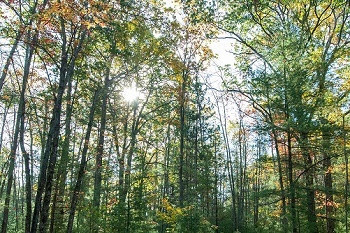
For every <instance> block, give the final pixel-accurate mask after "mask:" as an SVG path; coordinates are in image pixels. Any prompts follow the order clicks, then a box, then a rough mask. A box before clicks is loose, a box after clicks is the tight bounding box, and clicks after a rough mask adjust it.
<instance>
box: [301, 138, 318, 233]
mask: <svg viewBox="0 0 350 233" xmlns="http://www.w3.org/2000/svg"><path fill="white" fill-rule="evenodd" d="M300 139H301V143H300V145H301V150H302V155H303V157H304V161H305V169H308V171H307V172H306V175H305V178H306V199H307V219H308V227H309V232H310V233H317V232H318V229H317V222H316V220H317V219H316V203H315V190H314V187H313V186H314V177H313V176H314V168H313V167H312V164H313V163H312V157H311V155H310V153H309V151H308V148H309V145H308V144H309V140H308V135H307V133H305V132H302V133H301V134H300Z"/></svg>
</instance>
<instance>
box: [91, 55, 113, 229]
mask: <svg viewBox="0 0 350 233" xmlns="http://www.w3.org/2000/svg"><path fill="white" fill-rule="evenodd" d="M111 64H112V59H111V61H110V62H109V63H108V64H107V71H106V74H105V80H104V87H103V89H102V110H101V125H100V133H99V138H98V145H97V154H96V164H95V177H94V196H93V206H94V211H99V208H100V199H101V182H102V157H103V147H104V141H105V130H106V113H107V97H108V87H109V82H110V81H109V74H110V66H111ZM93 225H94V226H93V232H98V228H99V224H98V221H97V219H96V221H95V222H94V224H93Z"/></svg>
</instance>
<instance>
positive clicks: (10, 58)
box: [0, 29, 22, 92]
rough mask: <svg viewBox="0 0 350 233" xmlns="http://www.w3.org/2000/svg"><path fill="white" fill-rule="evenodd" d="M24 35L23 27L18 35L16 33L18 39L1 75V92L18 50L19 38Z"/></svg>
mask: <svg viewBox="0 0 350 233" xmlns="http://www.w3.org/2000/svg"><path fill="white" fill-rule="evenodd" d="M21 37H22V32H21V29H19V30H18V32H17V35H16V39H15V41H14V42H13V45H12V48H11V51H10V54H9V56H8V57H7V59H6V62H5V66H4V68H3V69H2V72H1V77H0V92H1V90H2V88H3V86H4V84H5V79H6V76H7V73H8V69H9V67H10V63H11V61H12V58H13V55H14V54H15V52H16V49H17V45H18V42H19V40H20V39H21Z"/></svg>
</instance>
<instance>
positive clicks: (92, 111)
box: [67, 90, 99, 233]
mask: <svg viewBox="0 0 350 233" xmlns="http://www.w3.org/2000/svg"><path fill="white" fill-rule="evenodd" d="M98 95H99V91H98V90H97V91H95V94H94V97H93V100H92V103H91V107H90V113H89V122H88V125H87V129H86V133H85V138H84V147H83V151H82V154H81V161H80V166H79V172H78V177H77V181H76V184H75V187H74V190H73V195H72V200H71V205H70V210H69V218H68V224H67V233H71V232H72V230H73V222H74V215H75V210H76V207H77V202H78V198H79V194H80V191H81V186H82V183H83V178H84V174H85V169H86V163H87V159H86V155H87V152H88V149H89V142H90V135H91V129H92V123H93V120H94V114H95V109H96V102H97V99H98Z"/></svg>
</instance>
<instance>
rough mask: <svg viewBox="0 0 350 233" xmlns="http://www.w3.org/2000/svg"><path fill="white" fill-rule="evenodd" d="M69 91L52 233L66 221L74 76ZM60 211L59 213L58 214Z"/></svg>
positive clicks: (69, 83) (52, 217) (53, 206)
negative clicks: (65, 207)
mask: <svg viewBox="0 0 350 233" xmlns="http://www.w3.org/2000/svg"><path fill="white" fill-rule="evenodd" d="M68 78H69V80H68V90H67V105H66V122H65V134H64V142H63V145H62V155H61V160H60V164H59V167H58V172H57V180H58V181H57V183H56V188H55V194H54V200H53V203H52V210H51V224H50V232H54V231H56V232H59V231H60V229H62V226H63V220H64V195H65V183H66V179H67V174H68V173H67V172H66V171H67V165H68V161H69V142H70V139H71V131H72V130H71V120H72V112H73V103H72V76H70V77H68ZM57 209H58V212H57ZM55 221H56V223H55Z"/></svg>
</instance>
